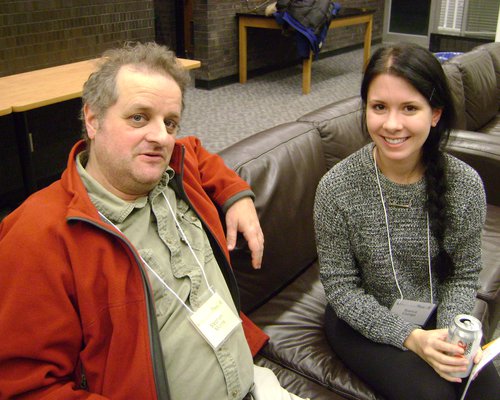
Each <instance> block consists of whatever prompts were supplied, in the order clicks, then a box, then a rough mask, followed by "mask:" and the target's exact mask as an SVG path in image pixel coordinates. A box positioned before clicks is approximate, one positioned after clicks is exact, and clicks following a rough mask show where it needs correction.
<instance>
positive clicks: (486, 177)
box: [446, 130, 500, 206]
mask: <svg viewBox="0 0 500 400" xmlns="http://www.w3.org/2000/svg"><path fill="white" fill-rule="evenodd" d="M446 151H448V152H449V153H450V154H453V155H454V156H455V157H457V158H459V159H461V160H463V161H465V162H466V163H467V164H469V165H470V166H471V167H472V168H474V169H475V170H476V171H477V172H478V173H479V175H480V176H481V179H482V180H483V183H484V187H485V190H486V199H487V202H488V204H492V205H495V206H500V180H499V179H498V171H500V136H494V135H488V134H485V133H480V132H471V131H462V130H454V131H452V132H451V135H450V140H449V141H448V144H447V146H446Z"/></svg>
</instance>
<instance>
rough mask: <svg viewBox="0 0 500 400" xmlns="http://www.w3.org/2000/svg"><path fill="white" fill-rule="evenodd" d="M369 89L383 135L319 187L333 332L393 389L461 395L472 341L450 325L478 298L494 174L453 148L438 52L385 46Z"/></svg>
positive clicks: (365, 91)
mask: <svg viewBox="0 0 500 400" xmlns="http://www.w3.org/2000/svg"><path fill="white" fill-rule="evenodd" d="M361 98H362V100H363V125H364V127H365V128H366V129H367V131H368V133H369V134H370V136H371V138H372V140H373V143H370V144H368V145H367V146H365V147H364V148H362V149H361V150H359V151H358V152H356V153H354V154H352V155H351V156H350V157H348V158H347V159H345V160H343V161H342V162H340V163H338V164H337V165H336V166H335V167H333V168H332V169H331V170H330V171H329V172H328V173H327V174H326V175H325V176H324V177H323V179H322V180H321V182H320V184H319V186H318V189H317V193H316V202H315V210H314V213H315V214H314V217H315V228H316V239H317V245H318V255H319V262H320V270H321V280H322V282H323V285H324V287H325V292H326V296H327V299H328V303H329V306H328V307H327V310H326V316H325V318H326V320H325V329H326V334H327V338H328V341H329V343H330V345H331V347H332V348H333V350H334V351H335V353H336V354H337V355H338V356H339V357H340V358H341V359H342V360H343V361H344V363H345V364H346V365H347V366H348V367H349V368H350V369H351V370H353V371H354V372H355V373H356V374H357V375H358V376H359V377H361V378H362V379H363V380H364V381H365V382H367V383H368V384H369V385H370V386H372V387H373V388H374V389H375V390H376V391H377V392H379V393H381V394H382V395H383V396H384V397H386V398H388V399H398V400H401V399H440V400H442V399H456V398H459V397H460V394H461V391H462V387H463V384H464V383H462V380H461V379H460V378H456V377H454V376H452V375H453V374H454V373H457V372H461V371H464V370H466V368H467V361H466V360H465V359H464V358H461V357H454V356H451V355H450V354H462V353H463V350H462V349H461V348H460V347H459V346H457V345H453V344H450V343H447V341H446V339H447V327H448V326H449V324H450V322H451V321H452V319H453V317H454V316H455V315H457V314H464V313H465V314H467V313H470V312H471V311H472V308H473V305H474V299H475V293H476V290H477V284H478V275H479V272H480V270H481V230H482V227H483V224H484V220H485V213H486V200H485V193H484V188H483V184H482V181H481V178H480V177H479V175H478V174H477V173H476V172H475V171H474V170H473V169H472V168H471V167H470V166H468V165H467V164H465V163H464V162H462V161H460V160H458V159H456V158H454V157H453V156H451V155H448V154H445V153H443V151H442V147H443V145H444V143H445V142H446V140H447V138H448V135H449V131H450V129H451V127H452V125H453V121H454V117H455V116H454V108H453V104H452V99H451V95H450V90H449V88H448V84H447V81H446V77H445V75H444V73H443V70H442V67H441V65H440V64H439V62H438V61H437V59H436V58H435V57H434V56H433V54H432V53H430V52H429V51H427V50H426V49H424V48H422V47H419V46H416V45H410V44H401V45H396V46H392V47H386V48H380V49H378V50H377V51H376V52H375V53H374V55H373V57H372V58H371V60H370V63H369V64H368V66H367V69H366V71H365V74H364V77H363V81H362V85H361ZM479 353H480V352H479ZM480 357H481V354H478V355H477V356H476V359H475V361H476V362H477V361H478V360H479V358H480ZM464 381H466V379H464ZM480 381H483V382H482V383H481V382H480ZM499 381H500V380H499V378H498V374H497V373H496V370H495V368H494V367H493V366H492V365H491V364H490V366H489V367H488V368H487V369H485V370H483V371H482V372H481V374H480V376H479V377H478V378H477V381H476V383H474V384H473V385H472V387H471V389H470V390H469V395H468V397H467V398H468V399H472V398H481V399H488V398H495V397H494V396H495V395H496V393H497V391H498V389H499V387H500V386H499ZM492 390H493V391H492ZM493 393H494V394H493ZM489 396H493V397H489Z"/></svg>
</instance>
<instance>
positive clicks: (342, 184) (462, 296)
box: [314, 143, 486, 349]
mask: <svg viewBox="0 0 500 400" xmlns="http://www.w3.org/2000/svg"><path fill="white" fill-rule="evenodd" d="M373 146H374V145H373V143H370V144H368V145H366V146H365V147H363V148H362V149H360V150H359V151H358V152H356V153H354V154H352V155H351V156H350V157H348V158H346V159H345V160H343V161H341V162H340V163H338V164H337V165H336V166H334V167H333V168H332V169H331V170H330V171H328V172H327V173H326V174H325V176H324V177H323V178H322V180H321V182H320V184H319V186H318V189H317V192H316V200H315V207H314V219H315V229H316V240H317V246H318V257H319V263H320V271H321V280H322V283H323V285H324V287H325V292H326V296H327V300H328V302H329V303H330V304H331V306H332V307H333V309H334V310H335V312H336V314H337V315H338V316H339V318H341V319H343V320H345V321H346V322H347V323H348V324H349V325H351V326H352V327H353V328H354V329H356V330H358V331H359V332H361V333H362V334H363V335H364V336H366V337H367V338H369V339H371V340H373V341H375V342H380V343H387V344H391V345H393V346H396V347H399V348H401V349H404V346H403V342H404V341H405V339H406V338H407V337H408V335H409V334H410V333H411V331H412V330H414V329H415V328H417V326H416V325H413V324H411V323H409V322H406V321H404V320H403V319H401V318H400V317H398V316H396V315H395V314H392V313H391V312H390V308H391V307H392V305H393V303H394V301H395V300H396V299H398V298H399V297H400V294H399V291H398V289H397V286H396V282H395V278H394V273H393V270H392V267H391V262H390V256H389V245H388V239H387V230H386V224H385V217H384V210H383V207H382V203H381V198H380V192H379V189H378V185H377V178H376V174H375V168H374V160H373V155H372V153H373V152H372V149H373ZM446 162H447V176H448V184H449V192H448V194H447V196H448V203H449V204H450V208H449V211H448V215H449V218H450V228H449V229H448V231H447V234H446V237H445V244H444V245H445V248H446V250H447V251H448V252H449V254H450V255H451V256H452V258H453V260H454V263H455V273H454V275H453V276H452V277H451V278H449V279H447V280H446V281H445V282H444V283H443V284H438V281H437V275H436V273H435V271H432V288H433V295H434V303H435V304H438V308H437V327H438V328H445V327H448V325H449V323H450V321H451V320H452V319H453V317H454V316H455V315H456V314H460V313H470V312H471V310H472V308H473V305H474V297H475V292H476V290H477V285H478V275H479V272H480V270H481V230H482V227H483V224H484V219H485V214H486V200H485V193H484V188H483V184H482V181H481V178H480V177H479V175H478V174H477V173H476V171H474V170H473V169H472V168H471V167H470V166H468V165H467V164H465V163H464V162H462V161H460V160H458V159H457V158H455V157H453V156H451V155H446ZM379 177H380V183H381V187H382V191H383V195H384V198H385V203H386V207H387V213H388V221H389V231H390V236H391V242H392V252H393V260H394V267H395V270H396V276H397V280H398V283H399V286H400V288H401V291H402V293H403V296H404V298H405V299H410V300H416V301H424V302H430V297H431V290H430V282H429V268H428V253H427V222H426V212H425V210H424V204H425V199H426V194H425V181H424V179H421V180H420V181H419V182H417V183H414V184H409V185H401V184H396V183H394V182H392V181H390V180H389V179H387V178H386V177H385V176H384V175H383V174H382V173H381V172H380V170H379ZM410 203H411V206H410V207H409V208H402V207H397V206H394V205H391V204H410ZM436 254H437V242H436V240H435V239H434V238H433V237H432V233H431V257H433V256H435V255H436Z"/></svg>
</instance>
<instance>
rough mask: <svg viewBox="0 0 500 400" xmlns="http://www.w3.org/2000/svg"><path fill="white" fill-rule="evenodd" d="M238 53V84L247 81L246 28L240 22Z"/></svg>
mask: <svg viewBox="0 0 500 400" xmlns="http://www.w3.org/2000/svg"><path fill="white" fill-rule="evenodd" d="M238 31H239V35H240V37H239V51H240V65H239V68H240V70H239V73H240V83H245V82H246V81H247V27H246V26H245V25H244V24H243V23H242V22H241V19H240V22H239V24H238Z"/></svg>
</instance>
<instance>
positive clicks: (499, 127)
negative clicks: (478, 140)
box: [478, 113, 500, 136]
mask: <svg viewBox="0 0 500 400" xmlns="http://www.w3.org/2000/svg"><path fill="white" fill-rule="evenodd" d="M478 132H482V133H487V134H488V135H496V136H500V113H497V115H495V116H494V117H493V119H492V120H490V122H488V123H487V124H486V125H484V126H482V127H481V128H480V129H479V131H478Z"/></svg>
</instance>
